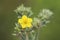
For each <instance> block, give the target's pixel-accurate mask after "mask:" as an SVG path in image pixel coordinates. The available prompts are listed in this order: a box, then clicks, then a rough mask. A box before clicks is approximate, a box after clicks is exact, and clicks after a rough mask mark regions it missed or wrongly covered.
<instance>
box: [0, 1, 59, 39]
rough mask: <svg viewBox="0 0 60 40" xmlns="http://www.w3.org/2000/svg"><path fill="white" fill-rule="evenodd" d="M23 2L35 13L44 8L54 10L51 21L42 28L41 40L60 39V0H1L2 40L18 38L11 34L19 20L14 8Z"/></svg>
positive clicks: (0, 22) (0, 27)
mask: <svg viewBox="0 0 60 40" xmlns="http://www.w3.org/2000/svg"><path fill="white" fill-rule="evenodd" d="M22 3H23V4H24V5H25V6H28V7H32V11H33V12H34V13H35V15H36V14H37V13H39V11H40V9H43V8H46V9H50V10H51V11H53V13H54V15H53V16H52V18H51V22H50V23H49V24H47V26H45V27H42V28H41V29H40V35H39V40H60V0H0V40H17V39H16V38H15V37H14V36H12V35H11V34H12V33H13V31H14V27H15V24H14V23H15V22H16V21H17V15H16V13H14V10H15V9H16V8H17V7H18V6H19V5H20V4H22Z"/></svg>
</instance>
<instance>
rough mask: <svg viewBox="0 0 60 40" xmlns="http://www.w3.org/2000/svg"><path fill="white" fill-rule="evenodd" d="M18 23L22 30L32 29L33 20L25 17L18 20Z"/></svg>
mask: <svg viewBox="0 0 60 40" xmlns="http://www.w3.org/2000/svg"><path fill="white" fill-rule="evenodd" d="M18 23H19V24H20V25H21V26H22V28H26V27H28V28H30V27H32V24H31V23H32V18H28V17H27V16H26V15H23V16H22V18H21V19H18Z"/></svg>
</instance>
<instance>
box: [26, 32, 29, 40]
mask: <svg viewBox="0 0 60 40" xmlns="http://www.w3.org/2000/svg"><path fill="white" fill-rule="evenodd" d="M26 40H29V37H28V32H26Z"/></svg>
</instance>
